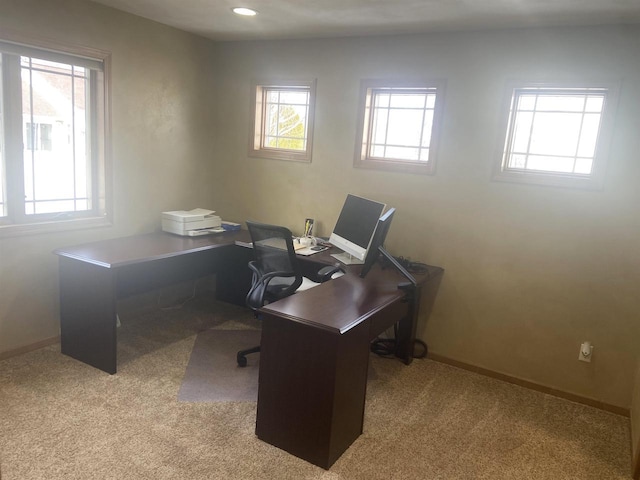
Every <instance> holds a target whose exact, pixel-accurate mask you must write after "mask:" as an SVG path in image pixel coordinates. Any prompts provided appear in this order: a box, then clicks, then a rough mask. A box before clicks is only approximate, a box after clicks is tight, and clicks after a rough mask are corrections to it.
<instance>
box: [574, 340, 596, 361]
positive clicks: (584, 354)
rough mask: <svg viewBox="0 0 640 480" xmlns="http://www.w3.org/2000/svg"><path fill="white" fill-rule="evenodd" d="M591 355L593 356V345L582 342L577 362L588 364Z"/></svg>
mask: <svg viewBox="0 0 640 480" xmlns="http://www.w3.org/2000/svg"><path fill="white" fill-rule="evenodd" d="M592 355H593V345H591V342H583V343H582V345H580V352H579V353H578V360H580V361H582V362H590V361H591V356H592Z"/></svg>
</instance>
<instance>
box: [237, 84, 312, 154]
mask: <svg viewBox="0 0 640 480" xmlns="http://www.w3.org/2000/svg"><path fill="white" fill-rule="evenodd" d="M315 90H316V86H315V81H312V82H298V81H293V82H292V81H279V82H272V83H259V84H257V85H255V87H254V91H255V95H252V108H251V111H252V112H253V115H254V122H253V125H252V128H251V142H250V148H249V154H250V155H251V156H256V157H265V158H274V159H279V160H293V161H300V162H311V147H312V143H313V116H314V103H315Z"/></svg>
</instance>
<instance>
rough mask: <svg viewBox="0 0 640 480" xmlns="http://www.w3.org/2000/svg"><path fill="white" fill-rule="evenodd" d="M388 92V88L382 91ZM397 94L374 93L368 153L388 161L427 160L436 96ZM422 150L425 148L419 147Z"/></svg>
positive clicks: (417, 93) (427, 94) (428, 94)
mask: <svg viewBox="0 0 640 480" xmlns="http://www.w3.org/2000/svg"><path fill="white" fill-rule="evenodd" d="M385 90H386V91H387V92H388V90H389V89H385ZM426 90H427V89H422V92H416V93H412V92H408V93H407V92H406V91H398V92H391V93H381V92H378V93H376V91H375V90H373V91H371V92H372V94H373V95H374V98H373V104H374V108H373V109H371V111H370V114H371V118H370V119H369V122H370V123H371V124H372V128H371V138H370V139H369V142H370V148H369V154H370V156H372V157H376V158H387V159H390V160H410V161H419V160H425V161H426V160H428V152H429V150H428V148H429V146H430V143H431V132H432V129H433V115H434V110H433V108H434V106H435V97H436V96H435V95H434V94H433V93H425V91H426ZM420 147H424V148H422V149H421V148H420Z"/></svg>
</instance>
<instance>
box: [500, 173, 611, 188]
mask: <svg viewBox="0 0 640 480" xmlns="http://www.w3.org/2000/svg"><path fill="white" fill-rule="evenodd" d="M493 180H495V181H498V182H511V183H523V184H528V185H542V186H547V187H564V188H581V189H586V190H602V188H603V181H602V178H598V177H597V176H596V177H594V176H593V175H592V176H584V177H578V176H573V175H569V174H562V173H551V172H550V173H545V172H530V171H517V170H509V171H501V172H498V173H496V174H494V176H493Z"/></svg>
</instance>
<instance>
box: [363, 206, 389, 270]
mask: <svg viewBox="0 0 640 480" xmlns="http://www.w3.org/2000/svg"><path fill="white" fill-rule="evenodd" d="M395 211H396V209H395V208H390V209H389V210H388V211H387V212H386V213H385V214H384V215H383V216H381V217H380V219H379V220H378V226H377V227H376V233H375V234H374V235H373V240H371V246H370V247H369V251H368V252H367V257H366V258H365V259H364V266H363V267H362V271H361V272H360V276H361V277H362V278H364V277H365V276H366V275H367V273H369V270H371V267H373V265H374V264H375V263H376V261H377V260H378V257H379V256H380V250H379V249H380V247H382V246H383V245H384V241H385V239H386V238H387V233H388V232H389V227H391V220H393V214H394V213H395Z"/></svg>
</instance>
